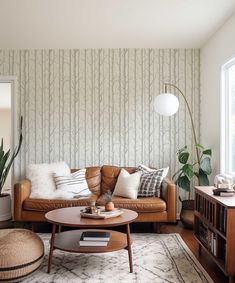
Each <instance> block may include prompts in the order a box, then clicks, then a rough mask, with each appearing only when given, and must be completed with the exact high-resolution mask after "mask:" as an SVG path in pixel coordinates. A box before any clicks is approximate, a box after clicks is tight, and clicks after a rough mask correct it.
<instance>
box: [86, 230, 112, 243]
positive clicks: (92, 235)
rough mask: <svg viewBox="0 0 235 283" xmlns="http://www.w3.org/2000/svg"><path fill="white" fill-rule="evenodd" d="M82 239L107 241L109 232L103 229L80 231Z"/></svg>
mask: <svg viewBox="0 0 235 283" xmlns="http://www.w3.org/2000/svg"><path fill="white" fill-rule="evenodd" d="M82 237H83V240H84V241H101V242H104V241H109V239H110V232H105V231H86V232H83V233H82Z"/></svg>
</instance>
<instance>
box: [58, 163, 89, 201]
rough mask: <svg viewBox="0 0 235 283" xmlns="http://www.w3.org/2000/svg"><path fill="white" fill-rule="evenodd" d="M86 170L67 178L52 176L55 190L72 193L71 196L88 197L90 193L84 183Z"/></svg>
mask: <svg viewBox="0 0 235 283" xmlns="http://www.w3.org/2000/svg"><path fill="white" fill-rule="evenodd" d="M85 175H86V168H83V169H80V170H78V171H76V172H74V173H71V174H70V175H69V176H63V175H57V174H55V173H54V174H53V176H54V180H55V184H56V188H57V190H61V191H64V192H69V193H72V195H73V196H83V197H84V196H89V195H90V194H91V191H90V190H89V188H88V184H87V181H86V176H85Z"/></svg>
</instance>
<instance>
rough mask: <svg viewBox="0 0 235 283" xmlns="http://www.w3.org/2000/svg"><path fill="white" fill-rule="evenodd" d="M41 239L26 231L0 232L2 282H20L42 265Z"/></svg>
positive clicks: (11, 230) (42, 246)
mask: <svg viewBox="0 0 235 283" xmlns="http://www.w3.org/2000/svg"><path fill="white" fill-rule="evenodd" d="M43 257H44V245H43V242H42V240H41V238H40V237H39V236H38V235H36V234H35V233H33V232H32V231H29V230H26V229H3V230H0V281H4V282H6V281H11V282H13V281H19V280H20V279H22V278H23V277H24V276H27V275H29V274H30V273H32V272H33V271H35V270H36V269H37V268H38V267H39V266H40V264H41V263H42V260H43Z"/></svg>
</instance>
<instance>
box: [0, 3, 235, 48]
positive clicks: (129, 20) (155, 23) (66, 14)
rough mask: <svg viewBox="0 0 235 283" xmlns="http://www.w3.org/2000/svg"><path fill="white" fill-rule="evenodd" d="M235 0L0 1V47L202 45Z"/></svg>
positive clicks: (230, 13)
mask: <svg viewBox="0 0 235 283" xmlns="http://www.w3.org/2000/svg"><path fill="white" fill-rule="evenodd" d="M234 11H235V0H0V26H1V29H0V48H119V47H126V48H141V47H143V48H147V47H152V48H191V47H201V46H203V44H204V43H205V42H206V40H207V39H208V38H209V37H210V36H211V35H212V34H213V33H214V32H215V31H216V30H217V29H218V28H219V27H220V26H221V25H222V24H223V23H224V22H225V21H226V20H227V19H228V18H229V17H230V16H231V15H232V14H233V13H234Z"/></svg>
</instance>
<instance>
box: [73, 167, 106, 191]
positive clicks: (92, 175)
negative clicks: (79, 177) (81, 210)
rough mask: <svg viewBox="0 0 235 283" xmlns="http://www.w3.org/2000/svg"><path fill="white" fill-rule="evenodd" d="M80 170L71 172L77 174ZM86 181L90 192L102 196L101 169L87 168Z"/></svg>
mask: <svg viewBox="0 0 235 283" xmlns="http://www.w3.org/2000/svg"><path fill="white" fill-rule="evenodd" d="M77 170H78V169H71V172H72V173H73V172H75V171H77ZM86 181H87V184H88V187H89V190H90V191H91V192H92V193H93V194H95V195H98V196H99V195H100V194H101V191H100V189H101V187H100V183H101V167H99V166H97V167H87V168H86Z"/></svg>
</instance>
